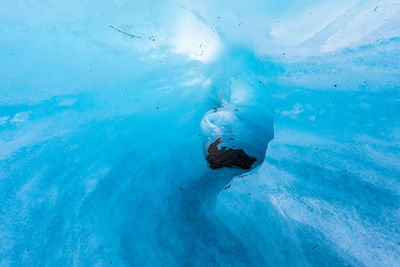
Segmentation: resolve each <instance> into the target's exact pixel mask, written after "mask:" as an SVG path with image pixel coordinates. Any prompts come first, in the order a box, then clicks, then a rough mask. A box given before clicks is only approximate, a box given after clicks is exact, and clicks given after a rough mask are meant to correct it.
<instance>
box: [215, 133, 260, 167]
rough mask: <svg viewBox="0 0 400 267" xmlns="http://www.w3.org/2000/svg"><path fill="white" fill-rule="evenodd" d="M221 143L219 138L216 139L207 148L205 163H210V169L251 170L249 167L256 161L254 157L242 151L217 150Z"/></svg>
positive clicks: (224, 148) (223, 148)
mask: <svg viewBox="0 0 400 267" xmlns="http://www.w3.org/2000/svg"><path fill="white" fill-rule="evenodd" d="M222 141H223V140H222V139H221V138H218V139H217V140H215V142H213V143H212V144H211V145H210V146H209V147H208V156H207V161H208V162H209V163H210V168H211V169H220V168H224V167H227V168H233V167H238V168H241V169H245V170H249V169H251V165H253V163H254V162H255V161H257V159H256V158H255V157H252V156H249V155H247V154H246V152H244V150H243V149H232V148H229V149H226V147H222V149H218V145H219V144H220V143H221V142H222Z"/></svg>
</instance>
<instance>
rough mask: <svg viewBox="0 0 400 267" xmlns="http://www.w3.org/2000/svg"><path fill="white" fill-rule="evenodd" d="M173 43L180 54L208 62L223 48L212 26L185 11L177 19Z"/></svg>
mask: <svg viewBox="0 0 400 267" xmlns="http://www.w3.org/2000/svg"><path fill="white" fill-rule="evenodd" d="M172 45H173V47H174V49H175V52H176V53H178V54H186V55H188V56H189V57H190V58H192V59H195V60H199V61H201V62H203V63H207V62H210V61H212V60H213V59H215V58H216V57H217V55H218V52H219V51H220V50H221V47H222V45H221V42H220V40H219V38H218V35H217V34H216V33H215V31H213V30H212V28H211V27H210V26H208V25H206V24H205V23H203V22H202V21H200V20H199V19H197V18H196V17H195V16H194V15H193V14H191V13H189V12H187V11H184V12H183V13H182V14H181V15H180V16H179V18H178V19H177V21H176V24H175V27H174V32H173V37H172Z"/></svg>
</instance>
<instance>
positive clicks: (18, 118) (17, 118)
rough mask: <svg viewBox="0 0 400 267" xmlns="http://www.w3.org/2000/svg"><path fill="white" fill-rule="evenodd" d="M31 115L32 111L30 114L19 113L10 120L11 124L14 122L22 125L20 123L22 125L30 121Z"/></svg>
mask: <svg viewBox="0 0 400 267" xmlns="http://www.w3.org/2000/svg"><path fill="white" fill-rule="evenodd" d="M30 113H31V112H30V111H29V112H20V113H17V114H15V116H14V118H12V119H11V120H10V122H12V123H14V124H20V123H22V122H24V121H26V120H28V118H29V114H30Z"/></svg>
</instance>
